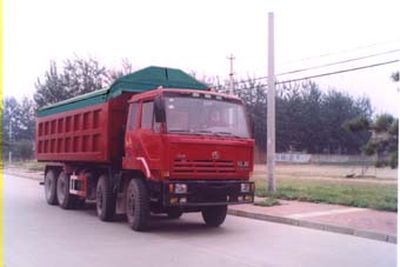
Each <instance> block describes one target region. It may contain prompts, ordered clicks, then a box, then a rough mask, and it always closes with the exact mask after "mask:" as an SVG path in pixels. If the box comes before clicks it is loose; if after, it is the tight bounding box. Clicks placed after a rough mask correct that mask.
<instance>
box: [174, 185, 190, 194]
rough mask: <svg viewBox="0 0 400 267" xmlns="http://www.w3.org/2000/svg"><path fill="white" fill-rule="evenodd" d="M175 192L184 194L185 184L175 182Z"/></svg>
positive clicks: (185, 190) (185, 191)
mask: <svg viewBox="0 0 400 267" xmlns="http://www.w3.org/2000/svg"><path fill="white" fill-rule="evenodd" d="M174 193H175V194H186V193H187V184H175V190H174Z"/></svg>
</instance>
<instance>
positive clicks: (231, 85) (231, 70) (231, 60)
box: [228, 53, 235, 95]
mask: <svg viewBox="0 0 400 267" xmlns="http://www.w3.org/2000/svg"><path fill="white" fill-rule="evenodd" d="M228 59H229V60H230V65H231V68H230V73H229V83H230V85H229V87H230V88H229V94H230V95H233V89H234V88H233V87H234V85H233V60H234V59H235V57H234V56H233V54H232V53H231V55H230V56H229V57H228Z"/></svg>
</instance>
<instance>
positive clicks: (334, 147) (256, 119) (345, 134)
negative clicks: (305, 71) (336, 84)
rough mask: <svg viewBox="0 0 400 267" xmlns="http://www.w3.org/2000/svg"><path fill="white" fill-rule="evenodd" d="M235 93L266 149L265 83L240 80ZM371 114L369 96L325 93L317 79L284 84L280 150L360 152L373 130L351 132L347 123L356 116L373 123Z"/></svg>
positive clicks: (280, 105) (280, 96) (278, 110)
mask: <svg viewBox="0 0 400 267" xmlns="http://www.w3.org/2000/svg"><path fill="white" fill-rule="evenodd" d="M227 89H228V87H223V86H222V88H221V89H220V91H223V92H227V91H228V90H227ZM235 93H236V94H238V95H239V97H241V98H242V99H243V101H244V102H245V103H246V104H247V110H248V112H249V113H250V117H251V119H252V121H253V124H254V129H253V130H254V133H253V134H254V135H253V136H254V138H255V141H256V145H257V146H258V148H259V149H260V150H261V151H265V149H266V131H267V125H266V117H267V114H266V110H267V109H266V106H267V96H266V88H265V85H264V84H262V83H260V82H259V81H257V80H252V79H249V80H246V81H242V82H240V83H238V88H236V92H235ZM371 115H372V108H371V104H370V101H369V99H368V98H365V97H361V98H353V97H351V96H349V95H347V94H345V93H342V92H339V91H336V90H330V91H328V92H327V93H325V92H324V91H323V90H321V89H320V88H319V87H318V85H317V84H316V83H313V82H304V83H296V84H288V85H283V86H281V87H279V88H277V94H276V142H277V143H276V149H277V151H278V152H286V151H302V152H308V153H347V154H359V153H360V152H361V146H362V145H364V144H365V143H366V142H367V141H368V139H369V137H370V133H369V132H368V131H367V130H365V131H360V132H350V131H347V130H345V129H344V128H343V125H344V123H345V122H346V121H349V120H351V119H354V118H362V119H360V123H364V124H366V123H369V120H370V117H371ZM359 127H361V125H360V126H359Z"/></svg>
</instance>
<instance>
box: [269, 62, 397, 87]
mask: <svg viewBox="0 0 400 267" xmlns="http://www.w3.org/2000/svg"><path fill="white" fill-rule="evenodd" d="M399 61H400V60H399V59H395V60H390V61H385V62H380V63H375V64H371V65H365V66H360V67H355V68H350V69H343V70H338V71H333V72H327V73H321V74H316V75H310V76H306V77H303V78H296V79H291V80H286V81H282V82H277V84H283V83H289V82H297V81H301V80H308V79H312V78H319V77H324V76H330V75H334V74H340V73H345V72H351V71H357V70H362V69H368V68H374V67H379V66H383V65H388V64H393V63H396V62H399Z"/></svg>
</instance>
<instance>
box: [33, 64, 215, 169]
mask: <svg viewBox="0 0 400 267" xmlns="http://www.w3.org/2000/svg"><path fill="white" fill-rule="evenodd" d="M160 86H162V87H164V88H181V89H197V90H207V89H208V86H207V85H205V84H203V83H201V82H199V81H197V80H195V79H193V78H192V77H191V76H189V75H188V74H186V73H184V72H183V71H181V70H177V69H170V68H160V67H148V68H146V69H143V70H140V71H137V72H134V73H131V74H128V75H126V76H124V77H122V78H119V79H117V80H116V81H115V82H114V83H113V84H112V85H111V86H110V88H106V89H101V90H98V91H95V92H91V93H89V94H85V95H81V96H78V97H74V98H71V99H68V100H65V101H62V102H59V103H56V104H53V105H50V106H46V107H44V108H42V109H40V110H39V111H38V113H37V117H36V139H35V140H36V158H37V160H38V161H56V162H66V161H69V162H71V161H73V162H94V163H110V164H111V163H112V164H120V162H121V159H122V155H123V148H124V143H123V142H124V138H123V137H124V130H125V127H124V125H125V123H126V118H127V114H128V103H127V102H128V99H129V98H130V97H131V96H132V95H134V94H137V93H141V92H144V91H149V90H152V89H156V88H158V87H160Z"/></svg>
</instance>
